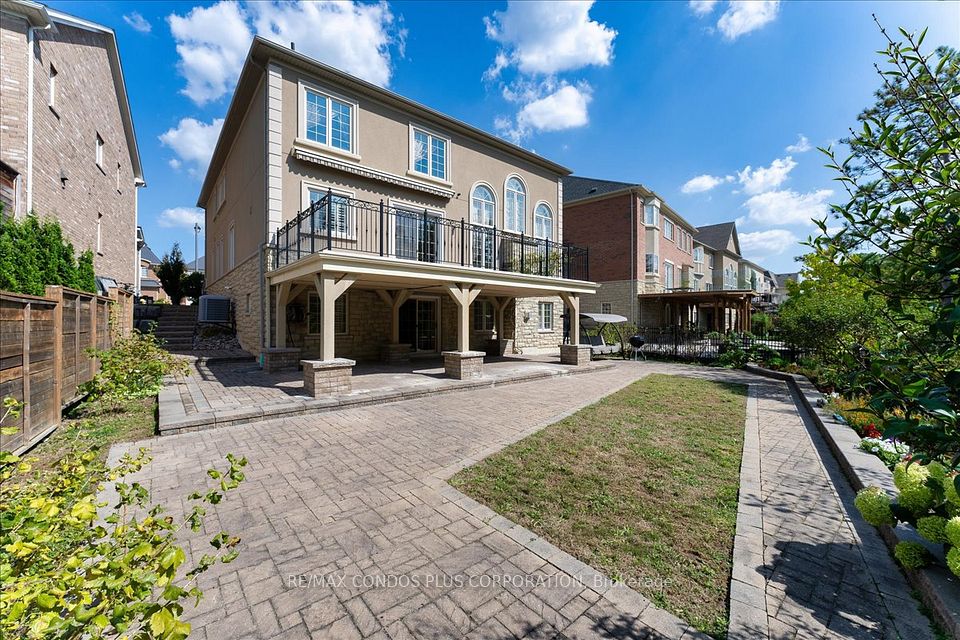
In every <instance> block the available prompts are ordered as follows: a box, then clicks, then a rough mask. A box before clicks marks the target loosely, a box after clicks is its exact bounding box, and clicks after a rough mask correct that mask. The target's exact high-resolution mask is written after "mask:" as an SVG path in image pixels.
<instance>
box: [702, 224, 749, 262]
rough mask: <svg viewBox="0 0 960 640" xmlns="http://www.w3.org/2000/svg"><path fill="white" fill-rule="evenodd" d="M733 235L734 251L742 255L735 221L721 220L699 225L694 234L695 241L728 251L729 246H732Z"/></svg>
mask: <svg viewBox="0 0 960 640" xmlns="http://www.w3.org/2000/svg"><path fill="white" fill-rule="evenodd" d="M731 236H733V246H734V247H735V251H734V252H735V253H736V254H737V255H740V239H739V238H738V237H737V225H736V223H735V222H721V223H719V224H707V225H704V226H702V227H697V233H695V234H694V236H693V239H694V241H695V242H699V243H700V244H705V245H707V246H708V247H710V248H712V249H721V250H725V251H728V250H729V249H727V247H729V246H730V237H731Z"/></svg>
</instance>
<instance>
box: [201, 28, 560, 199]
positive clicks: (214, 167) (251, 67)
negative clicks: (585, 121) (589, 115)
mask: <svg viewBox="0 0 960 640" xmlns="http://www.w3.org/2000/svg"><path fill="white" fill-rule="evenodd" d="M271 62H275V63H277V64H281V65H284V66H286V67H288V68H291V69H298V70H301V71H303V72H305V73H308V74H310V75H312V76H314V77H316V78H319V79H323V80H327V81H333V82H335V83H337V84H338V85H340V86H341V87H343V88H344V89H345V90H346V91H349V92H352V93H354V94H355V95H357V96H363V97H364V98H367V99H369V100H373V101H376V102H379V103H381V104H385V105H387V106H391V107H393V108H395V109H399V110H401V111H416V112H417V117H418V118H419V119H420V120H423V121H424V123H425V124H434V125H436V126H439V127H441V128H443V129H445V130H446V131H448V132H449V133H451V134H452V133H457V134H460V135H462V136H464V137H466V138H471V139H473V140H476V141H478V142H480V143H482V144H485V145H487V146H489V147H493V148H494V149H497V150H498V151H504V152H506V153H509V154H510V155H512V156H514V157H517V158H521V159H523V160H526V161H527V162H529V163H531V164H534V165H537V166H539V167H542V168H545V169H547V170H548V171H552V172H554V173H557V174H559V175H562V176H565V175H568V174H569V173H570V170H569V169H567V168H566V167H564V166H563V165H560V164H557V163H556V162H553V161H552V160H548V159H546V158H544V157H543V156H540V155H537V154H536V153H533V152H532V151H529V150H527V149H524V148H523V147H519V146H517V145H515V144H512V143H510V142H507V141H506V140H504V139H503V138H499V137H497V136H495V135H493V134H491V133H487V132H486V131H483V130H482V129H479V128H477V127H474V126H473V125H470V124H467V123H466V122H463V121H462V120H457V119H456V118H454V117H452V116H448V115H447V114H445V113H441V112H439V111H437V110H435V109H431V108H430V107H427V106H425V105H422V104H420V103H419V102H416V101H414V100H411V99H409V98H406V97H404V96H402V95H400V94H399V93H394V92H393V91H390V90H389V89H384V88H383V87H380V86H377V85H375V84H373V83H371V82H367V81H366V80H363V79H361V78H358V77H356V76H352V75H350V74H349V73H346V72H345V71H341V70H340V69H337V68H335V67H331V66H330V65H328V64H324V63H323V62H320V61H319V60H317V59H316V58H311V57H310V56H307V55H304V54H302V53H300V52H299V51H294V50H292V49H289V48H287V47H285V46H283V45H281V44H278V43H276V42H272V41H270V40H267V39H266V38H263V37H262V36H254V38H253V42H252V43H251V44H250V50H249V51H248V52H247V58H246V61H245V62H244V63H243V69H242V70H241V71H240V78H239V80H237V86H236V88H235V89H234V92H233V98H231V100H230V106H229V107H228V108H227V115H226V117H225V118H224V121H223V127H222V128H221V129H220V136H219V138H218V139H217V146H216V147H215V148H214V150H213V156H212V157H211V159H210V164H209V165H208V166H207V175H206V177H205V178H204V180H203V185H202V186H201V187H200V194H199V195H198V197H197V206H198V207H201V208H203V207H205V206H206V204H207V198H208V197H209V194H210V190H211V189H212V188H213V184H214V183H215V182H216V178H217V177H218V176H219V175H220V169H221V167H222V166H223V162H224V160H225V159H226V157H227V153H228V152H229V151H230V145H231V144H232V143H233V139H234V137H236V134H237V131H238V130H239V128H240V124H241V122H242V121H243V117H244V115H245V114H246V112H247V109H248V108H249V107H250V101H251V99H252V98H253V95H254V93H255V92H256V89H257V86H258V84H259V82H260V77H261V76H262V75H263V74H264V72H265V70H266V67H267V65H268V64H269V63H271Z"/></svg>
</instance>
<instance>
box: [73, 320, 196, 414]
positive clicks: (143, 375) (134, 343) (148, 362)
mask: <svg viewBox="0 0 960 640" xmlns="http://www.w3.org/2000/svg"><path fill="white" fill-rule="evenodd" d="M94 353H95V355H96V357H97V358H98V359H99V360H100V371H99V372H98V373H97V375H96V376H95V377H94V378H93V380H91V381H90V382H89V383H87V386H86V388H85V390H86V391H88V392H89V393H90V394H91V395H92V396H93V397H94V398H103V399H104V400H105V401H106V402H107V403H111V404H117V403H118V402H119V401H121V400H124V399H129V398H145V397H147V396H151V395H155V394H156V393H158V392H159V391H160V388H161V387H162V381H163V377H164V376H165V375H169V374H171V373H185V372H186V363H185V362H184V361H183V360H180V359H178V358H177V357H176V356H173V355H172V354H170V353H168V352H167V351H164V350H163V349H162V348H161V347H160V341H159V340H158V339H157V338H156V336H154V335H153V334H149V333H147V334H144V333H140V332H139V331H133V332H132V333H131V334H130V335H129V336H128V337H125V338H117V340H116V341H115V342H114V344H113V346H112V347H110V348H109V349H106V350H103V351H96V352H94Z"/></svg>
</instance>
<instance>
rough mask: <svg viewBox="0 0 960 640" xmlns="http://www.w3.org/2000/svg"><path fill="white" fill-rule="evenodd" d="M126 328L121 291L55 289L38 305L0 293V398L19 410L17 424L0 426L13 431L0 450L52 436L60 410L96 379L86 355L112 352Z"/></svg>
mask: <svg viewBox="0 0 960 640" xmlns="http://www.w3.org/2000/svg"><path fill="white" fill-rule="evenodd" d="M111 312H112V313H113V323H112V326H111ZM132 325H133V296H132V295H131V294H130V293H128V292H126V291H122V290H120V289H111V290H110V296H109V297H104V296H98V295H94V294H92V293H88V292H85V291H77V290H75V289H68V288H65V287H60V286H50V287H47V289H46V296H45V297H43V298H40V297H37V296H28V295H23V294H19V293H9V292H6V291H0V398H6V397H8V396H10V397H13V398H16V399H17V400H18V401H20V402H23V403H24V405H23V410H22V411H21V414H20V418H19V419H18V420H16V421H14V420H12V419H7V420H5V421H4V424H3V426H5V427H16V428H17V431H16V432H15V433H13V434H12V435H0V446H2V448H3V450H5V451H14V452H19V451H22V450H24V449H26V448H28V447H30V446H32V445H33V444H34V443H36V442H37V441H38V440H40V439H41V438H43V437H44V436H46V435H47V434H48V433H50V431H52V430H53V429H56V428H57V426H59V424H60V413H61V409H62V407H63V406H64V405H66V404H69V403H70V402H72V401H73V400H75V399H76V398H77V397H78V396H79V395H80V393H81V392H80V388H81V387H82V385H83V384H84V383H86V382H89V381H90V380H92V379H93V376H94V375H96V373H97V362H96V359H95V358H93V357H91V356H90V355H89V354H88V353H87V349H89V348H91V347H96V348H97V349H106V348H108V347H110V346H111V345H112V344H113V340H114V337H116V336H121V335H129V333H130V331H131V330H132Z"/></svg>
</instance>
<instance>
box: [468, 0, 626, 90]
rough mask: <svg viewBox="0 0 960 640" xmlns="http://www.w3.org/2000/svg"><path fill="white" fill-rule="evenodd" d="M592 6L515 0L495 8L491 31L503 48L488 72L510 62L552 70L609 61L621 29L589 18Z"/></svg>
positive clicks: (520, 66) (489, 23)
mask: <svg viewBox="0 0 960 640" xmlns="http://www.w3.org/2000/svg"><path fill="white" fill-rule="evenodd" d="M592 6H593V1H592V0H589V1H577V2H573V1H570V2H510V3H509V4H508V5H507V10H506V11H494V12H493V15H492V16H490V17H487V18H485V19H484V22H485V24H486V28H487V36H488V37H489V38H491V39H492V40H494V41H496V42H498V43H500V45H501V46H502V47H503V49H502V50H501V51H500V53H499V54H498V56H497V58H496V59H495V60H494V64H493V66H492V67H491V69H490V70H489V71H488V76H490V77H496V75H497V74H499V73H500V71H501V70H502V69H504V68H505V67H506V66H508V65H509V64H514V65H516V67H517V69H519V71H520V72H521V73H527V74H538V73H539V74H547V75H549V74H555V73H559V72H562V71H573V70H576V69H582V68H584V67H587V66H590V65H596V66H601V67H603V66H606V65H608V64H610V60H611V59H612V58H613V39H614V38H615V37H616V35H617V32H616V31H614V30H613V29H611V28H609V27H607V26H606V25H604V24H600V23H599V22H597V21H595V20H591V19H590V15H589V13H590V7H592Z"/></svg>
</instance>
